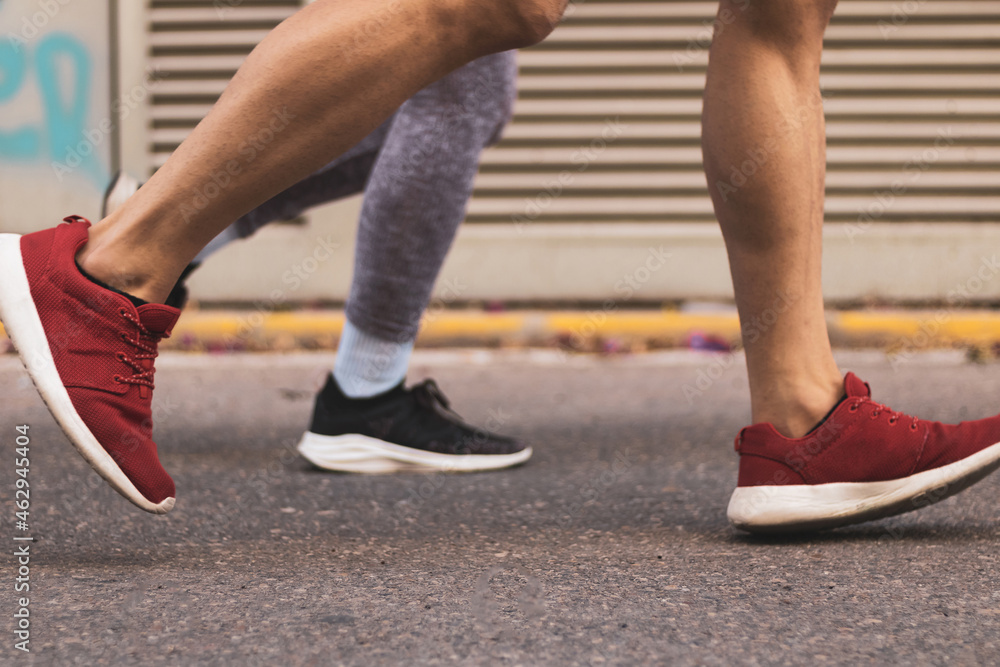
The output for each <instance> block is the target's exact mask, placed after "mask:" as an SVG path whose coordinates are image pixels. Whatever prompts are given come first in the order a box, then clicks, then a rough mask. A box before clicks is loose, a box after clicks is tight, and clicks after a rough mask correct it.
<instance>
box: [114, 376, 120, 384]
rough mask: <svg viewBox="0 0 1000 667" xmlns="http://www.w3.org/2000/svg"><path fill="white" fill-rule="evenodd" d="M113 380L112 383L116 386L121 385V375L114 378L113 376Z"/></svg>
mask: <svg viewBox="0 0 1000 667" xmlns="http://www.w3.org/2000/svg"><path fill="white" fill-rule="evenodd" d="M113 379H114V381H115V382H117V383H118V384H121V383H122V376H121V375H116V376H115V377H114V378H113Z"/></svg>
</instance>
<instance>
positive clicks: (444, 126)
mask: <svg viewBox="0 0 1000 667" xmlns="http://www.w3.org/2000/svg"><path fill="white" fill-rule="evenodd" d="M516 78H517V65H516V62H515V56H514V52H513V51H508V52H506V53H498V54H495V55H491V56H486V57H485V58H480V59H479V60H476V61H474V62H472V63H469V64H468V65H466V66H465V67H462V68H461V69H459V70H456V71H455V72H452V73H451V74H449V75H448V76H446V77H444V78H443V79H441V80H440V81H438V82H437V83H434V84H431V85H430V86H428V87H426V88H424V89H423V90H421V91H420V92H418V93H417V94H416V95H414V96H413V97H411V98H410V99H409V100H407V101H406V102H404V103H403V105H402V106H401V107H400V108H399V110H398V111H397V112H396V113H395V115H393V116H392V117H391V118H390V119H389V120H387V121H386V122H385V123H383V124H382V125H381V126H380V127H379V128H378V129H376V130H375V131H374V132H372V133H371V134H370V135H368V136H367V137H365V138H364V139H362V140H361V143H359V144H358V145H356V146H355V147H354V148H352V149H351V150H349V151H347V152H346V153H344V154H343V155H341V156H340V157H339V158H337V159H336V160H334V161H333V162H331V163H330V164H328V165H327V166H325V167H323V168H322V169H320V170H319V171H317V172H316V173H314V174H312V175H311V176H309V177H307V178H306V179H305V180H303V181H301V182H299V183H298V184H297V185H294V186H292V187H291V188H289V189H287V190H285V191H284V192H282V193H281V194H279V195H277V196H275V197H273V198H272V199H270V200H269V201H267V202H265V203H264V204H262V205H261V206H259V207H258V208H256V209H254V210H253V211H251V212H250V213H247V214H246V215H245V216H243V217H242V218H240V219H239V220H237V221H236V222H235V223H233V225H234V226H235V231H236V232H237V234H238V235H239V236H241V237H246V236H249V235H251V234H253V233H254V232H255V231H257V230H258V229H260V228H261V227H263V226H264V225H266V224H268V223H270V222H274V221H275V220H289V219H292V218H295V217H297V216H299V215H301V214H302V213H303V212H305V211H306V210H308V209H310V208H312V207H313V206H318V205H320V204H324V203H327V202H330V201H333V200H336V199H340V198H342V197H346V196H348V195H352V194H356V193H358V192H361V191H362V190H363V191H364V193H365V197H364V204H363V206H362V209H361V220H360V223H359V229H358V241H357V246H356V247H355V251H354V278H353V281H352V283H351V292H350V296H349V297H348V301H347V317H348V319H350V321H351V322H352V323H353V324H354V326H356V327H358V328H359V329H361V330H362V331H364V332H366V333H368V334H371V335H373V336H377V337H379V338H382V339H383V340H387V341H392V342H398V343H404V342H408V341H411V340H413V339H414V338H416V335H417V329H418V328H419V326H420V318H421V315H422V314H423V311H424V309H425V308H426V307H427V303H428V301H429V300H430V296H431V291H432V289H433V287H434V282H435V280H436V279H437V276H438V272H439V271H440V270H441V265H442V264H443V263H444V258H445V255H447V253H448V249H449V248H450V247H451V243H452V240H453V239H454V238H455V232H456V231H457V229H458V226H459V225H460V224H461V222H462V220H463V219H464V218H465V210H466V205H467V203H468V200H469V197H470V196H471V195H472V183H473V179H474V178H475V176H476V172H477V171H478V169H479V156H480V153H481V152H482V150H483V149H484V148H486V147H487V146H489V145H491V144H493V143H495V142H496V141H498V140H499V138H500V134H501V132H502V131H503V128H504V126H506V124H507V122H508V121H509V120H510V116H511V113H512V110H513V106H514V99H515V97H516V89H517V81H516Z"/></svg>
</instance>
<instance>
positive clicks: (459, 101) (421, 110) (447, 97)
mask: <svg viewBox="0 0 1000 667" xmlns="http://www.w3.org/2000/svg"><path fill="white" fill-rule="evenodd" d="M516 98H517V64H516V60H515V55H514V52H513V51H505V52H503V53H495V54H492V55H489V56H484V57H482V58H479V59H478V60H474V61H473V62H471V63H469V64H468V65H466V66H464V67H462V68H460V69H458V70H456V71H454V72H452V73H451V74H449V75H448V76H446V77H444V78H443V79H441V80H439V81H437V82H436V83H434V84H431V85H430V86H428V87H427V88H425V89H424V90H422V91H420V92H419V93H418V94H417V95H415V96H414V97H413V98H412V99H411V100H410V101H409V102H407V103H406V105H404V107H403V108H402V109H403V113H405V114H407V115H408V116H413V117H420V118H422V119H424V122H433V123H437V124H440V123H443V124H446V125H447V126H448V127H450V128H451V129H452V132H453V133H454V134H456V135H458V134H460V135H461V136H467V137H469V140H470V142H471V143H470V145H471V144H475V145H476V147H477V148H480V149H482V148H486V147H487V146H490V145H492V144H494V143H496V142H497V141H499V139H500V135H501V134H502V132H503V129H504V127H506V125H507V123H508V122H509V121H510V118H511V115H512V114H513V111H514V101H515V99H516ZM411 111H412V112H413V113H412V114H411V113H410V112H411Z"/></svg>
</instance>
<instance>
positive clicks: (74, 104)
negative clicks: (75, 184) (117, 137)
mask: <svg viewBox="0 0 1000 667" xmlns="http://www.w3.org/2000/svg"><path fill="white" fill-rule="evenodd" d="M32 72H33V73H34V77H35V83H37V85H38V91H39V94H40V96H41V101H42V117H41V118H39V119H38V122H37V123H34V124H31V123H29V124H26V125H24V126H22V127H17V128H0V161H8V162H9V161H16V162H39V161H46V160H47V161H50V162H51V164H52V167H53V170H54V172H55V173H56V175H57V176H58V177H59V179H60V180H62V177H63V176H64V175H65V174H67V173H71V172H73V171H75V170H77V169H79V170H82V171H83V172H84V173H85V174H87V176H89V177H90V178H91V179H92V180H93V181H94V183H95V184H96V185H98V186H99V187H101V186H103V184H104V183H105V182H106V180H107V177H108V171H107V169H106V168H105V167H104V166H103V165H102V163H101V160H100V158H99V156H98V150H99V146H98V145H95V143H101V140H102V139H104V138H105V137H103V135H102V134H101V133H98V132H96V131H94V130H91V131H90V132H88V131H87V128H86V122H87V117H88V114H89V110H90V104H91V97H92V84H93V81H92V77H93V64H92V59H91V57H90V53H89V52H88V50H87V47H86V45H85V44H83V42H81V41H80V40H79V39H77V38H76V37H75V36H73V35H71V34H68V33H64V32H53V33H49V34H47V35H45V36H44V37H41V38H40V39H39V40H38V44H37V46H36V47H35V48H34V50H33V52H32V50H31V49H30V46H29V44H28V43H25V42H23V41H20V40H16V39H9V40H3V41H0V105H3V104H6V103H10V102H11V101H12V100H13V99H14V98H16V97H17V95H18V93H20V92H21V91H22V90H23V88H24V86H25V85H26V84H27V83H28V77H29V76H31V75H32ZM67 72H68V73H69V81H68V84H69V85H68V86H67V88H68V90H63V89H62V86H61V85H60V73H63V74H65V73H67ZM94 139H96V140H97V141H96V142H95V141H94Z"/></svg>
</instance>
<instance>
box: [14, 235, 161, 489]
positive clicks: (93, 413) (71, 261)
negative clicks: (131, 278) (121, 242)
mask: <svg viewBox="0 0 1000 667" xmlns="http://www.w3.org/2000/svg"><path fill="white" fill-rule="evenodd" d="M66 221H67V222H69V223H70V224H64V225H59V226H58V227H55V228H52V229H46V230H43V231H40V232H36V233H34V234H29V235H26V236H23V237H22V238H21V255H22V257H23V258H24V268H25V272H26V273H27V276H28V284H29V286H30V287H31V296H32V298H33V299H34V302H35V308H36V309H37V311H38V316H39V318H40V319H41V321H42V326H43V328H44V329H45V335H46V338H47V339H48V343H49V348H50V350H51V351H52V357H53V359H54V360H55V364H56V370H58V372H59V377H60V378H61V379H62V381H63V384H64V385H65V386H66V389H67V391H68V392H69V396H70V399H71V400H72V402H73V406H74V407H75V408H76V411H77V412H78V413H79V415H80V417H81V418H82V419H83V421H84V423H86V424H87V427H88V428H89V429H90V430H91V432H92V433H93V434H94V436H95V437H96V438H97V440H98V442H100V443H101V445H102V446H103V447H104V449H105V450H106V451H107V452H108V453H109V454H110V455H111V456H112V458H114V459H115V461H116V462H117V463H118V466H119V467H120V468H121V469H122V471H123V472H124V473H125V474H126V475H127V476H128V478H129V479H130V480H131V481H132V483H133V484H135V486H136V488H137V489H138V490H139V492H140V493H142V495H143V496H145V497H146V499H148V500H149V501H151V502H153V503H160V502H162V501H163V500H165V499H166V498H172V497H174V482H173V480H172V479H170V476H169V475H168V474H167V473H166V471H165V470H164V469H163V467H162V466H161V465H160V461H159V458H158V457H157V455H156V444H155V443H154V442H153V439H152V432H153V423H152V409H151V402H152V388H153V383H152V373H153V359H154V358H155V356H156V346H157V344H158V343H159V341H160V339H161V338H166V337H167V336H169V335H170V330H171V329H172V328H173V326H174V324H175V323H176V322H177V318H178V317H179V316H180V311H179V310H177V309H176V308H171V307H169V306H164V305H161V304H148V305H144V306H141V307H139V308H136V307H135V306H134V305H133V304H132V302H131V301H129V300H128V299H127V298H125V297H124V296H122V295H120V294H116V293H115V292H112V291H110V290H107V289H104V288H103V287H100V286H99V285H97V284H95V283H93V282H91V281H90V280H88V279H87V278H86V277H84V276H83V275H82V274H81V273H80V271H79V270H78V269H77V267H76V262H75V258H76V253H77V252H78V251H79V249H80V248H81V247H82V246H83V245H84V243H86V242H87V229H88V228H89V227H90V223H89V222H88V221H86V220H84V219H82V218H67V219H66ZM130 362H131V363H130Z"/></svg>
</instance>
